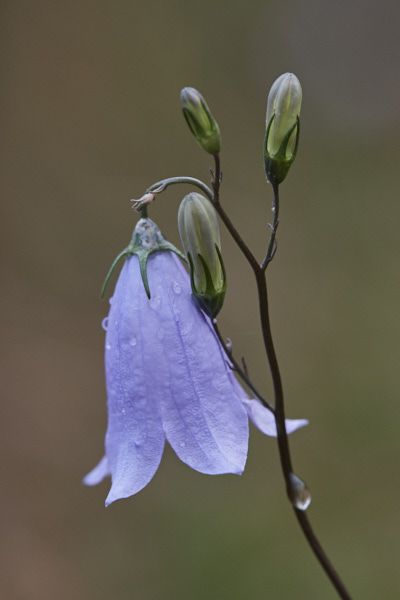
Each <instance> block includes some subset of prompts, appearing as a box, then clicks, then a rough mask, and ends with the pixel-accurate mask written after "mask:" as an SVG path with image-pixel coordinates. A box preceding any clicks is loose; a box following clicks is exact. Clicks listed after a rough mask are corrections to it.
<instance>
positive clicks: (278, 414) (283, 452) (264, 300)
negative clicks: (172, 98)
mask: <svg viewBox="0 0 400 600" xmlns="http://www.w3.org/2000/svg"><path fill="white" fill-rule="evenodd" d="M214 159H215V176H214V178H213V181H212V186H213V191H214V198H213V200H212V202H213V205H214V207H215V209H216V211H217V212H218V214H219V216H220V217H221V220H222V221H223V223H224V224H225V226H226V227H227V229H228V231H229V232H230V234H231V235H232V237H233V239H234V240H235V242H236V243H237V245H238V246H239V248H240V250H241V251H242V253H243V254H244V256H245V257H246V258H247V260H248V262H249V264H250V266H251V268H252V270H253V273H254V276H255V279H256V283H257V290H258V298H259V309H260V320H261V329H262V334H263V339H264V346H265V351H266V354H267V358H268V364H269V368H270V372H271V376H272V381H273V386H274V397H275V410H274V416H275V423H276V429H277V440H278V448H279V456H280V462H281V468H282V473H283V476H284V479H285V483H286V491H287V495H288V497H289V500H290V501H291V504H292V507H293V510H294V512H295V515H296V517H297V520H298V522H299V524H300V527H301V529H302V531H303V534H304V536H305V538H306V539H307V542H308V544H309V545H310V547H311V549H312V551H313V552H314V554H315V556H316V557H317V559H318V561H319V563H320V565H321V567H322V568H323V570H324V571H325V573H326V575H327V576H328V578H329V579H330V581H331V583H332V585H333V586H334V587H335V589H336V591H337V592H338V594H339V597H340V598H341V599H342V600H351V596H350V594H349V592H348V591H347V589H346V588H345V586H344V584H343V582H342V580H341V579H340V577H339V575H338V573H337V572H336V570H335V569H334V567H333V565H332V563H331V562H330V560H329V558H328V556H327V555H326V553H325V551H324V550H323V548H322V546H321V544H320V543H319V541H318V539H317V537H316V535H315V533H314V531H313V529H312V527H311V524H310V522H309V519H308V516H307V515H306V513H305V511H304V510H299V508H297V507H296V506H294V505H293V497H294V496H295V490H294V488H293V479H292V475H293V468H292V460H291V455H290V448H289V440H288V435H287V431H286V424H285V405H284V397H283V387H282V380H281V375H280V371H279V365H278V360H277V357H276V352H275V347H274V343H273V339H272V332H271V325H270V318H269V305H268V291H267V280H266V272H265V271H266V268H267V266H268V264H269V263H270V262H271V260H272V259H273V257H274V254H275V247H276V230H277V227H278V224H279V216H278V215H279V189H278V186H277V185H274V186H273V189H274V204H273V207H274V222H273V224H272V226H271V236H270V240H269V243H268V248H267V252H266V255H265V258H264V260H263V262H262V264H261V265H259V264H258V262H257V260H256V259H255V257H254V255H253V253H252V252H251V251H250V249H249V248H248V246H247V244H246V243H245V242H244V240H243V239H242V238H241V236H240V235H239V233H238V232H237V230H236V229H235V227H234V226H233V224H232V222H231V220H230V219H229V217H228V216H227V214H226V213H225V211H224V210H223V208H222V206H221V204H220V200H219V184H220V160H219V156H218V155H215V156H214Z"/></svg>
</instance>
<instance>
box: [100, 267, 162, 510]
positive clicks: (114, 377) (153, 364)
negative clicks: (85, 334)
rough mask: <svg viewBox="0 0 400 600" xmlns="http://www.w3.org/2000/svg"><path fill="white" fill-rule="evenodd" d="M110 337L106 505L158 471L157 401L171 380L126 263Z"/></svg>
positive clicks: (134, 271) (139, 286) (153, 323)
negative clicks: (166, 383) (109, 486)
mask: <svg viewBox="0 0 400 600" xmlns="http://www.w3.org/2000/svg"><path fill="white" fill-rule="evenodd" d="M110 302H111V309H110V313H109V317H108V329H107V335H106V356H105V365H106V382H107V396H108V428H107V434H106V443H105V445H106V454H107V458H108V461H109V464H110V469H111V478H112V486H111V490H110V493H109V495H108V497H107V500H106V506H107V505H108V504H110V503H111V502H114V500H118V499H120V498H126V497H128V496H131V495H133V494H135V493H137V492H139V491H140V490H141V489H142V488H143V487H144V486H145V485H147V484H148V483H149V481H150V480H151V479H152V477H153V475H154V473H155V472H156V471H157V469H158V466H159V464H160V461H161V457H162V454H163V450H164V443H165V439H164V432H163V428H162V421H161V412H160V403H159V397H160V394H161V393H163V387H162V386H161V385H158V386H157V385H155V380H154V374H155V373H156V374H157V381H160V382H162V380H163V378H165V377H167V376H168V370H167V365H166V360H165V358H164V356H163V353H162V352H160V350H159V346H158V344H157V341H156V339H154V335H156V332H157V330H158V329H159V321H158V317H157V314H156V312H155V311H153V310H152V308H151V307H150V305H151V302H152V301H150V302H149V300H148V298H147V296H146V293H145V290H144V287H143V283H142V279H141V276H140V271H139V261H138V258H137V257H136V256H131V257H130V258H128V259H127V261H126V262H125V265H124V267H123V269H122V271H121V274H120V276H119V279H118V283H117V286H116V288H115V293H114V296H113V298H112V299H111V301H110ZM164 387H165V386H164Z"/></svg>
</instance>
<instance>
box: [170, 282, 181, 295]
mask: <svg viewBox="0 0 400 600" xmlns="http://www.w3.org/2000/svg"><path fill="white" fill-rule="evenodd" d="M172 289H173V290H174V292H175V294H180V293H181V291H182V288H181V286H180V285H179V283H178V282H177V281H174V283H173V284H172Z"/></svg>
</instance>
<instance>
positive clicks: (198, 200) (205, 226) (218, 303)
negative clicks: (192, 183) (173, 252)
mask: <svg viewBox="0 0 400 600" xmlns="http://www.w3.org/2000/svg"><path fill="white" fill-rule="evenodd" d="M178 227H179V233H180V236H181V240H182V245H183V249H184V251H185V254H186V258H187V260H188V262H189V265H190V277H191V284H192V292H193V295H194V297H195V298H196V300H197V302H198V303H199V305H200V307H201V308H202V309H203V310H204V311H205V312H206V314H207V315H208V316H209V317H211V318H213V317H215V316H216V315H217V314H218V313H219V311H220V310H221V308H222V305H223V302H224V298H225V292H226V274H225V268H224V263H223V261H222V256H221V241H220V236H219V226H218V218H217V213H216V212H215V210H214V207H213V205H212V204H211V202H210V201H209V200H207V198H205V197H204V196H202V195H201V194H198V193H196V192H194V193H191V194H188V195H187V196H185V198H184V199H183V200H182V202H181V204H180V206H179V212H178Z"/></svg>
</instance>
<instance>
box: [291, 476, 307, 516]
mask: <svg viewBox="0 0 400 600" xmlns="http://www.w3.org/2000/svg"><path fill="white" fill-rule="evenodd" d="M290 484H291V489H290V490H289V497H290V501H291V503H292V504H293V506H294V507H295V508H297V509H298V510H307V508H308V507H309V506H310V503H311V493H310V490H309V489H308V487H307V486H306V484H305V483H304V481H302V480H301V479H300V477H297V475H295V474H294V473H290Z"/></svg>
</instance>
